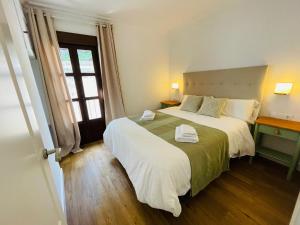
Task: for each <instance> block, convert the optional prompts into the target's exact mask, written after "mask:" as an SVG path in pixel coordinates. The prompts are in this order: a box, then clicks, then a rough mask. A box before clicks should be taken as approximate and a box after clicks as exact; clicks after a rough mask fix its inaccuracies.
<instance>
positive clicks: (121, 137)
mask: <svg viewBox="0 0 300 225" xmlns="http://www.w3.org/2000/svg"><path fill="white" fill-rule="evenodd" d="M160 111H161V112H163V113H166V114H170V115H173V116H176V117H180V118H183V119H187V120H190V121H192V122H195V123H198V124H202V125H205V126H209V127H213V128H217V129H219V130H222V131H224V132H225V133H226V134H227V136H228V140H229V155H230V157H235V156H244V155H251V156H253V155H254V141H253V138H252V136H251V134H250V131H249V128H248V125H247V123H246V122H244V121H242V120H240V119H235V118H231V117H221V118H213V117H208V116H201V115H197V114H195V113H190V112H185V111H181V110H179V107H171V108H167V109H163V110H160ZM199 135H201V134H199ZM103 137H104V143H105V145H107V146H108V147H109V148H110V149H111V150H112V153H113V155H114V156H115V157H116V158H117V159H118V160H119V161H120V162H121V164H122V165H123V167H124V168H125V170H126V172H127V174H128V176H129V179H130V180H131V182H132V184H133V186H134V189H135V191H136V195H137V198H138V200H139V201H140V202H143V203H147V204H148V205H150V206H151V207H153V208H157V209H163V210H166V211H169V212H171V213H172V214H173V215H174V216H179V215H180V213H181V205H180V202H179V199H178V196H181V195H185V194H186V193H187V192H188V190H189V189H190V178H191V167H190V162H189V159H188V157H187V155H186V154H185V153H184V152H183V151H182V150H181V149H179V148H177V147H176V146H174V145H171V144H169V143H168V142H166V141H164V140H163V139H161V138H159V137H157V136H155V135H154V134H152V133H150V132H149V131H147V130H146V129H144V128H143V127H141V126H139V125H137V124H136V123H135V122H133V121H131V120H130V119H128V118H126V117H125V118H121V119H116V120H114V121H112V122H111V123H110V124H109V125H108V126H107V128H106V130H105V132H104V136H103Z"/></svg>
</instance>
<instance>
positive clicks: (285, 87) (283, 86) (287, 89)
mask: <svg viewBox="0 0 300 225" xmlns="http://www.w3.org/2000/svg"><path fill="white" fill-rule="evenodd" d="M292 87H293V83H277V84H276V86H275V90H274V94H278V95H288V94H290V93H291V90H292Z"/></svg>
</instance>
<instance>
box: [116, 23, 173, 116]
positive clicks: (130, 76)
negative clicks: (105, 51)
mask: <svg viewBox="0 0 300 225" xmlns="http://www.w3.org/2000/svg"><path fill="white" fill-rule="evenodd" d="M115 41H116V50H117V57H118V64H119V69H120V78H121V84H122V91H123V93H124V101H125V107H126V112H127V113H128V114H129V115H131V114H136V113H139V112H141V111H143V110H144V109H146V108H150V109H155V108H158V107H159V102H160V101H161V100H165V99H168V97H169V61H168V60H169V58H168V49H167V47H168V45H167V40H166V37H165V36H164V35H163V34H161V33H159V32H156V31H154V30H149V29H147V28H143V27H138V26H133V25H126V24H122V23H116V24H115Z"/></svg>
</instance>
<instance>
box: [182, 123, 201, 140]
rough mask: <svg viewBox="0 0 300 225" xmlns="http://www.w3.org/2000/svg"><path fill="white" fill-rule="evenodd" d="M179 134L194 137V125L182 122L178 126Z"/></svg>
mask: <svg viewBox="0 0 300 225" xmlns="http://www.w3.org/2000/svg"><path fill="white" fill-rule="evenodd" d="M179 131H180V135H181V136H183V137H195V136H197V132H196V130H195V128H194V127H192V126H190V125H186V124H182V125H180V126H179Z"/></svg>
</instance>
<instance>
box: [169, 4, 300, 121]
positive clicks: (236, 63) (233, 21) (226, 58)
mask: <svg viewBox="0 0 300 225" xmlns="http://www.w3.org/2000/svg"><path fill="white" fill-rule="evenodd" d="M299 8H300V1H299V0H287V1H274V0H263V1H261V0H252V1H240V3H239V4H235V6H233V5H232V6H231V7H227V8H224V9H223V10H221V11H219V12H218V13H214V14H211V15H210V16H208V17H206V18H205V19H204V20H201V22H200V21H198V22H194V23H193V24H189V25H187V26H184V27H182V28H179V29H176V30H175V31H173V32H171V34H170V47H169V48H170V73H171V80H176V79H178V80H180V81H181V80H182V75H181V74H182V73H183V72H186V71H197V70H206V69H218V68H231V67H242V66H252V65H263V64H268V65H270V70H269V73H268V76H267V82H266V86H265V98H264V103H263V109H262V113H263V114H265V115H269V114H270V113H275V114H276V113H277V114H278V113H285V114H290V115H293V116H294V119H296V120H300V61H299V59H300V26H299V21H300V14H299ZM284 81H285V82H293V83H294V88H293V91H292V93H291V95H290V96H278V95H274V94H273V89H274V87H275V83H276V82H284Z"/></svg>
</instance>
